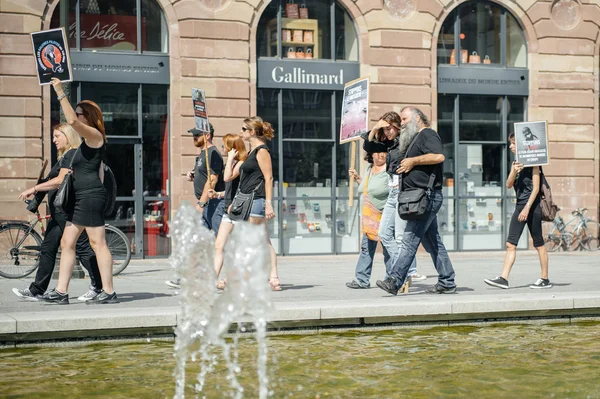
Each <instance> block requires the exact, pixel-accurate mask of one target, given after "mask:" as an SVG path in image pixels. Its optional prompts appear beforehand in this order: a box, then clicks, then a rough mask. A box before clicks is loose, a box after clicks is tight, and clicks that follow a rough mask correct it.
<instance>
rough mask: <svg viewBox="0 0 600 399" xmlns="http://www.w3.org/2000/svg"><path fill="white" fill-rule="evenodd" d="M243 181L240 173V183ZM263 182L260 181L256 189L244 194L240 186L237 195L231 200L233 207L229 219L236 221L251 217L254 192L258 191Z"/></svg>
mask: <svg viewBox="0 0 600 399" xmlns="http://www.w3.org/2000/svg"><path fill="white" fill-rule="evenodd" d="M241 182H242V176H241V175H240V183H241ZM262 184H263V182H260V183H259V184H258V185H257V186H256V188H255V189H254V190H252V192H251V193H249V194H244V193H242V192H241V191H240V187H239V186H238V189H237V192H236V193H235V197H233V201H232V202H231V208H230V209H229V219H230V220H234V221H240V220H248V218H249V217H250V211H251V210H252V203H253V202H254V194H256V192H257V191H258V189H259V188H260V186H261V185H262Z"/></svg>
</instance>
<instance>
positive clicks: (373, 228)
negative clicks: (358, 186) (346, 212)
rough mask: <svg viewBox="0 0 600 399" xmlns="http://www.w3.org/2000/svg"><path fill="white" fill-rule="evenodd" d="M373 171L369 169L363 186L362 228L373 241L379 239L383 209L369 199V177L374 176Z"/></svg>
mask: <svg viewBox="0 0 600 399" xmlns="http://www.w3.org/2000/svg"><path fill="white" fill-rule="evenodd" d="M372 174H373V171H372V170H370V171H369V175H368V176H367V177H366V181H365V186H364V188H363V206H362V218H361V222H362V229H363V234H365V235H366V236H367V238H368V239H369V240H371V241H379V223H380V222H381V215H382V214H383V212H382V211H380V210H379V209H377V208H376V207H375V205H373V203H372V202H371V200H370V199H369V194H368V192H367V190H368V186H369V178H370V177H371V176H372Z"/></svg>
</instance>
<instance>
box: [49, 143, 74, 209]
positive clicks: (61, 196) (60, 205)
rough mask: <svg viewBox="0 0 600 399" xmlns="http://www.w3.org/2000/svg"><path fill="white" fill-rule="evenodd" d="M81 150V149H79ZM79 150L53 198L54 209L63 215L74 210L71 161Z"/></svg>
mask: <svg viewBox="0 0 600 399" xmlns="http://www.w3.org/2000/svg"><path fill="white" fill-rule="evenodd" d="M79 148H81V147H79ZM79 148H77V151H75V154H73V158H71V163H70V164H69V172H67V174H66V175H65V177H64V179H63V181H62V183H60V186H58V190H57V191H56V197H54V208H56V210H57V211H59V212H62V213H64V214H67V215H68V214H69V213H71V211H73V209H74V208H75V190H74V188H73V169H72V167H73V160H74V159H75V157H76V156H77V153H78V152H79Z"/></svg>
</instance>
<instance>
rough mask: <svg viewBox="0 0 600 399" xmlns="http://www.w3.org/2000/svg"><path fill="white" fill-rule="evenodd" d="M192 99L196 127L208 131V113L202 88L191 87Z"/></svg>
mask: <svg viewBox="0 0 600 399" xmlns="http://www.w3.org/2000/svg"><path fill="white" fill-rule="evenodd" d="M192 101H193V105H194V120H195V123H196V129H198V130H202V131H203V132H209V131H210V128H209V125H208V114H207V113H206V97H205V96H204V90H202V89H192Z"/></svg>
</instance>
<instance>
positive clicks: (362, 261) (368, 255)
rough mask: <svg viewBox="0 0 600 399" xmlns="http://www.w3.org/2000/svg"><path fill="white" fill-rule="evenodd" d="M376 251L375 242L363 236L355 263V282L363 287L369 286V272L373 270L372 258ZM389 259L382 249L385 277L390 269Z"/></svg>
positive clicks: (388, 255)
mask: <svg viewBox="0 0 600 399" xmlns="http://www.w3.org/2000/svg"><path fill="white" fill-rule="evenodd" d="M376 249H377V241H372V240H369V238H367V235H366V234H363V238H362V243H361V246H360V255H359V256H358V262H357V263H356V272H355V275H356V281H357V282H358V283H359V284H360V285H362V286H363V287H368V286H370V285H371V283H370V282H369V279H370V278H371V270H373V257H374V256H375V250H376ZM390 260H391V257H390V254H389V253H388V251H387V250H386V249H385V247H383V262H384V263H385V277H386V278H387V277H388V276H389V272H390V269H391V266H392V264H391V262H390Z"/></svg>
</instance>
